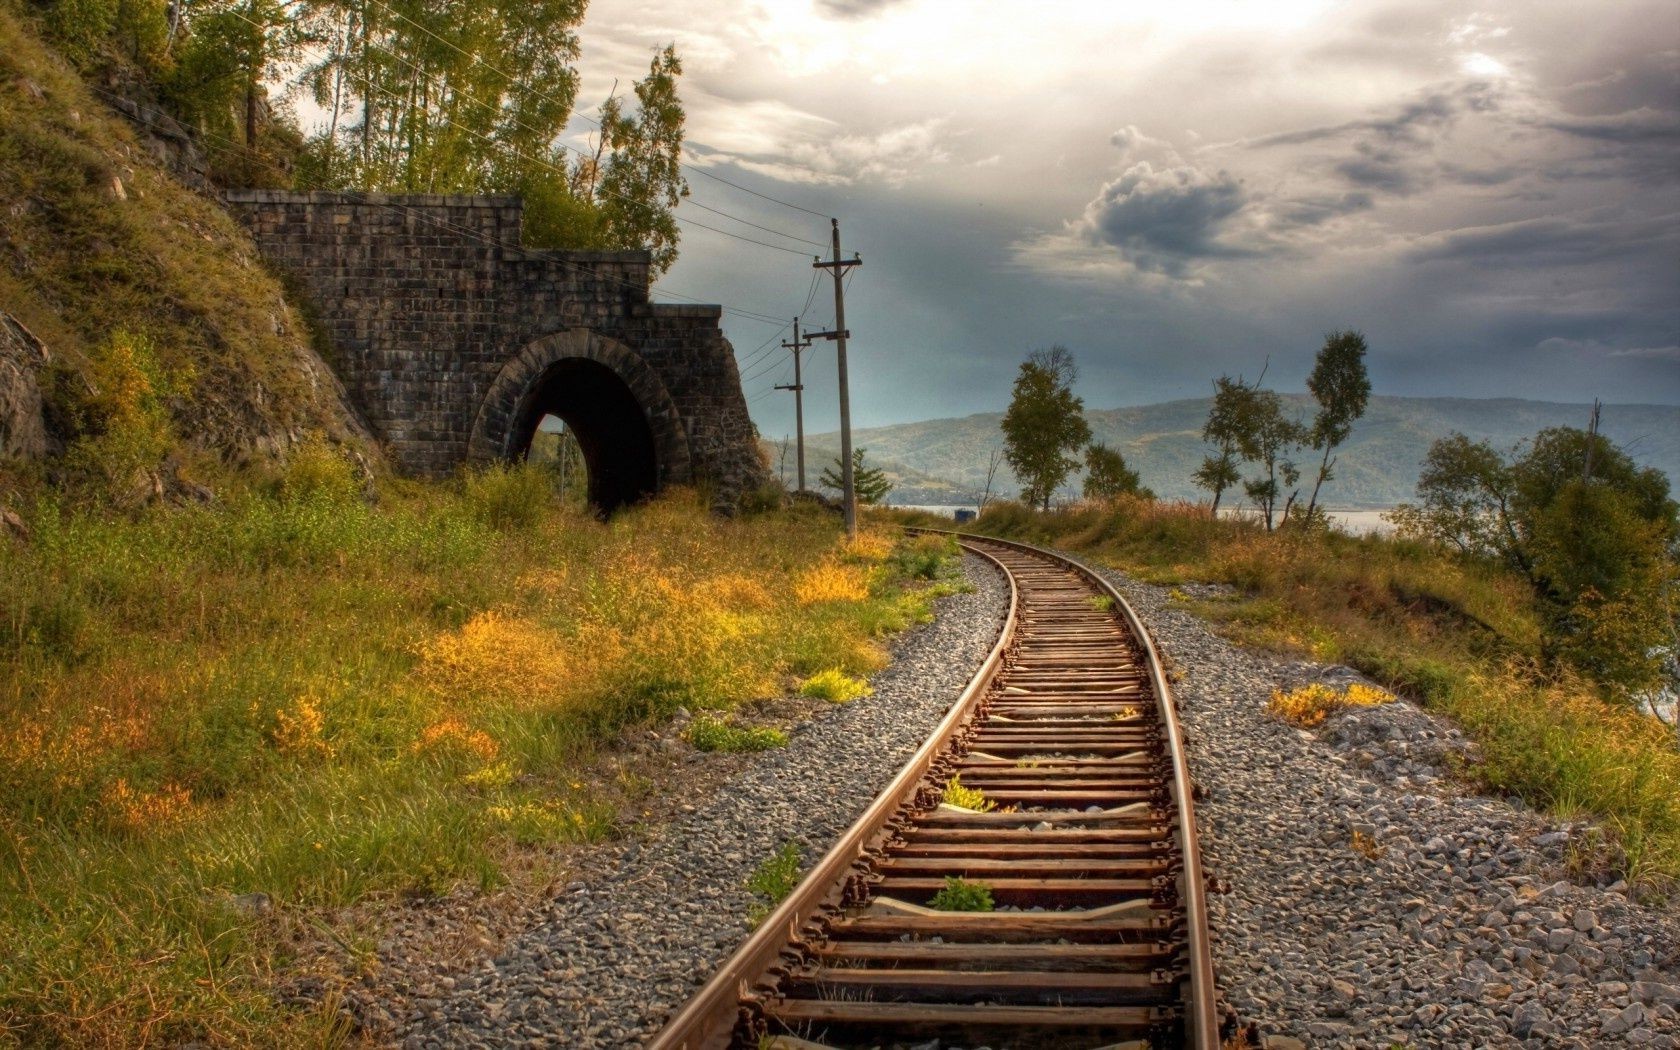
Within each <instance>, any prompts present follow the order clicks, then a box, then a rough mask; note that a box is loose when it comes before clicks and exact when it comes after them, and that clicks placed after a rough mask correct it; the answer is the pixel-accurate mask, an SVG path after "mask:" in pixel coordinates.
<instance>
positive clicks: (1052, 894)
mask: <svg viewBox="0 0 1680 1050" xmlns="http://www.w3.org/2000/svg"><path fill="white" fill-rule="evenodd" d="M962 543H963V546H964V547H965V548H966V549H968V550H969V551H972V552H973V553H975V554H978V555H980V556H981V557H984V558H986V559H988V560H990V561H992V562H993V563H995V564H997V565H998V566H999V567H1000V568H1001V569H1003V570H1004V572H1005V573H1006V574H1007V575H1008V576H1009V578H1010V581H1011V591H1012V600H1011V603H1010V613H1009V618H1008V620H1007V622H1006V623H1005V625H1004V628H1003V630H1002V632H1001V633H1000V636H999V638H998V642H997V645H996V646H995V647H994V648H993V650H992V652H991V654H990V656H989V657H988V658H987V660H986V662H985V664H984V665H983V666H982V667H981V669H980V672H979V673H978V674H977V675H976V676H975V678H974V680H973V681H972V682H971V683H970V684H969V686H968V688H967V689H966V690H964V692H963V694H962V696H961V698H960V699H959V700H958V701H957V703H956V704H955V705H954V706H953V707H952V709H951V711H950V713H949V714H948V715H947V716H946V718H945V720H944V721H943V722H942V723H941V724H940V726H939V727H938V729H937V730H935V732H934V734H933V736H932V737H930V738H929V740H928V741H927V743H925V744H924V745H923V746H922V748H921V749H920V750H919V751H917V753H916V755H915V756H914V757H913V758H912V759H911V760H910V762H909V764H908V765H906V766H905V767H904V769H903V770H902V771H900V773H899V774H898V776H897V777H896V778H895V779H894V780H893V782H892V783H891V784H890V785H888V787H887V789H886V790H885V791H883V792H882V794H881V795H880V797H879V798H877V799H876V800H875V802H874V803H873V804H872V805H871V806H870V807H869V809H868V810H867V811H866V812H865V813H864V815H863V817H862V818H861V819H860V820H859V821H858V822H857V823H856V824H854V825H853V826H852V827H851V829H850V830H848V831H847V833H846V834H845V835H844V836H842V838H841V839H840V841H839V842H838V843H837V844H836V845H835V846H834V848H833V849H832V850H830V851H829V853H828V854H827V855H826V856H825V857H824V858H823V859H822V860H821V861H820V862H819V863H818V864H817V866H816V868H815V869H813V871H812V872H811V873H810V875H809V876H807V878H806V879H805V881H804V882H802V883H801V884H800V885H799V887H798V888H797V889H795V890H794V892H793V893H792V894H791V895H790V896H789V897H788V899H787V900H785V901H784V902H783V903H782V904H781V906H780V907H778V908H777V909H776V911H775V912H774V913H772V914H771V916H770V917H769V918H768V919H767V920H766V921H765V922H764V923H763V924H762V925H761V926H760V927H759V928H758V930H757V931H756V932H754V933H753V934H752V935H751V936H750V937H749V938H748V939H747V940H746V941H745V942H744V943H743V944H742V945H741V947H740V948H739V949H738V950H737V951H736V953H735V954H734V955H733V956H732V957H731V958H730V959H729V960H728V962H726V963H725V964H724V965H723V967H722V968H721V969H719V971H718V972H717V973H716V974H715V975H714V976H713V977H712V979H711V980H710V981H709V982H708V983H707V984H706V985H705V986H704V987H703V988H702V989H701V990H700V992H699V993H698V994H697V995H696V996H695V997H694V998H693V999H692V1000H690V1001H689V1003H688V1004H687V1005H686V1006H685V1007H684V1008H683V1009H682V1010H681V1011H679V1012H678V1013H677V1015H676V1016H675V1017H674V1018H673V1019H672V1020H671V1022H670V1023H669V1025H668V1026H667V1027H666V1029H665V1030H664V1031H663V1032H661V1033H660V1035H659V1036H657V1037H656V1039H655V1040H654V1042H653V1044H652V1046H654V1047H657V1048H662V1050H676V1048H685V1050H696V1048H700V1047H723V1046H747V1047H756V1046H761V1045H776V1043H777V1041H776V1039H775V1037H777V1036H783V1037H792V1038H791V1039H789V1040H788V1041H787V1042H785V1043H783V1045H789V1046H807V1047H808V1046H811V1045H813V1044H815V1045H817V1046H841V1047H845V1046H860V1045H861V1046H880V1045H883V1044H887V1045H890V1044H891V1043H894V1042H903V1043H913V1042H917V1041H920V1040H926V1039H928V1038H932V1037H938V1038H941V1039H943V1040H945V1042H946V1045H960V1046H990V1047H998V1048H1001V1047H1051V1046H1053V1047H1112V1046H1114V1044H1116V1043H1129V1042H1133V1041H1135V1045H1139V1046H1162V1047H1164V1046H1175V1047H1176V1046H1189V1047H1196V1048H1199V1050H1211V1048H1215V1047H1218V1045H1219V1021H1220V1017H1219V1011H1218V1007H1217V1003H1216V992H1215V989H1214V979H1213V965H1212V959H1211V954H1210V951H1209V946H1208V933H1207V912H1206V908H1205V906H1204V902H1203V890H1204V885H1203V873H1202V869H1201V859H1200V854H1199V850H1198V847H1197V843H1196V825H1195V815H1194V811H1193V807H1192V800H1191V793H1192V789H1191V782H1190V777H1189V771H1188V768H1187V766H1186V762H1185V756H1184V747H1183V741H1182V734H1181V733H1180V731H1179V724H1178V718H1177V714H1176V711H1175V705H1174V701H1173V699H1172V694H1171V691H1170V690H1169V688H1168V684H1167V680H1166V676H1165V675H1164V674H1163V673H1162V668H1161V665H1160V661H1159V660H1158V658H1157V656H1156V653H1155V650H1154V646H1153V644H1152V643H1151V642H1150V639H1149V635H1148V633H1147V632H1146V631H1145V630H1144V628H1143V625H1142V624H1141V623H1140V622H1139V621H1138V619H1137V616H1136V615H1135V614H1134V613H1133V612H1132V610H1131V607H1130V606H1128V605H1127V604H1126V601H1125V599H1124V598H1122V597H1121V596H1120V594H1119V592H1118V591H1116V590H1115V589H1114V588H1113V587H1112V586H1111V585H1110V584H1109V583H1108V582H1107V581H1106V580H1104V579H1102V577H1100V576H1098V575H1097V574H1096V573H1094V572H1092V571H1091V570H1089V569H1087V568H1085V567H1084V566H1083V565H1080V564H1079V563H1077V562H1074V561H1072V560H1070V559H1067V558H1065V557H1063V556H1061V555H1057V554H1052V553H1050V552H1048V551H1043V550H1039V549H1037V548H1033V547H1029V546H1026V545H1024V544H1017V543H1012V542H1006V541H1000V540H992V539H982V538H979V537H966V536H965V537H962ZM814 775H815V771H814ZM956 776H960V778H961V781H960V782H961V785H962V786H963V787H965V788H971V789H978V790H979V791H981V792H982V793H983V794H984V795H985V798H986V799H987V800H988V801H990V802H991V803H994V804H995V807H996V808H994V809H991V810H990V811H987V812H978V811H975V810H972V809H961V808H957V807H954V806H950V805H947V804H944V803H943V802H942V796H943V793H944V789H945V786H946V785H947V783H948V782H949V781H950V779H951V778H952V777H956ZM950 876H955V877H959V878H962V879H965V880H968V881H971V882H983V883H985V884H987V885H988V886H989V887H990V890H991V894H992V897H993V900H994V901H995V904H996V910H994V911H990V912H977V911H971V912H958V911H941V910H935V909H933V908H931V907H929V903H930V901H931V900H932V898H933V897H934V895H935V893H937V892H938V891H939V890H940V889H941V888H943V887H944V886H945V884H946V882H945V880H946V878H947V877H950ZM798 1040H803V1041H804V1042H799V1041H798Z"/></svg>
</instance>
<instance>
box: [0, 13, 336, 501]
mask: <svg viewBox="0 0 1680 1050" xmlns="http://www.w3.org/2000/svg"><path fill="white" fill-rule="evenodd" d="M36 9H38V6H37V5H22V4H19V3H17V2H16V0H0V185H3V186H5V187H6V188H7V190H6V196H7V200H8V202H9V204H10V210H9V212H8V213H7V214H6V216H5V218H4V220H3V221H0V240H4V242H5V244H6V249H7V253H8V257H9V259H10V260H11V262H10V264H9V265H7V266H4V267H0V310H4V311H6V312H7V313H10V314H12V315H13V316H15V317H17V318H18V319H19V320H21V321H22V322H23V323H24V324H25V325H26V326H27V327H29V328H30V329H31V330H32V331H33V332H34V333H35V334H36V335H37V336H38V337H39V338H40V339H41V341H42V342H43V343H44V344H45V345H46V346H47V347H48V349H49V350H50V351H51V353H52V355H53V371H52V372H51V373H50V374H49V376H48V377H47V379H48V381H47V383H46V384H45V385H46V393H47V396H48V398H49V400H51V401H52V402H54V405H55V408H56V409H57V410H58V417H59V419H60V421H61V422H64V423H67V424H70V425H71V426H72V427H73V428H80V429H83V430H84V431H85V433H84V435H83V436H86V437H92V438H97V436H98V433H99V431H100V430H101V428H102V424H101V422H100V421H99V420H97V419H93V420H89V419H86V418H81V417H82V416H83V413H82V412H80V411H79V410H80V409H81V408H83V407H85V405H84V404H83V403H84V402H86V401H88V400H94V401H98V400H100V399H101V397H103V396H104V395H105V393H106V391H104V390H101V392H100V394H98V395H95V396H93V397H92V398H90V397H89V393H90V388H89V386H88V383H89V381H90V380H93V379H96V378H97V377H98V375H97V374H98V372H99V367H98V362H99V358H100V356H101V355H102V354H105V353H106V352H107V351H108V349H109V344H110V343H111V342H112V341H113V340H114V339H117V338H119V337H123V338H126V337H132V338H134V339H138V340H140V341H142V342H144V343H146V344H148V345H149V346H150V347H151V348H152V349H153V351H154V352H155V355H156V359H157V365H158V367H159V369H160V372H161V373H162V374H167V375H168V376H170V377H172V379H173V381H174V385H175V387H176V389H174V390H172V391H171V396H170V397H169V398H168V399H167V401H166V403H165V414H166V415H167V416H168V417H170V421H171V422H172V424H173V427H172V428H171V431H170V432H169V433H167V434H166V435H164V436H165V442H164V447H163V448H162V449H161V450H160V451H162V452H167V453H172V454H173V455H174V456H175V457H176V459H177V461H178V462H180V463H182V464H183V465H184V468H185V470H186V471H187V473H189V474H194V473H197V474H204V475H214V474H216V473H217V472H218V471H219V470H220V469H221V468H220V467H219V466H218V460H219V458H220V457H229V458H231V459H233V460H235V461H245V460H248V459H255V460H262V459H264V458H266V457H267V456H268V455H269V454H270V452H271V451H272V450H273V449H274V448H276V447H282V446H285V445H286V444H288V443H290V441H291V438H292V436H294V435H296V434H303V433H312V432H319V433H324V434H327V435H328V436H329V437H331V438H332V439H334V440H348V441H355V440H356V439H355V438H354V437H353V435H352V433H351V430H350V426H349V420H348V416H347V414H346V413H345V411H344V409H343V408H342V406H341V405H340V404H339V403H338V399H337V396H336V394H335V392H334V389H333V384H332V383H331V381H330V376H329V375H328V374H327V372H326V370H325V368H324V366H323V365H322V364H321V362H320V360H319V358H318V357H316V356H315V352H314V351H313V349H312V348H311V335H310V331H309V328H308V326H307V324H306V323H305V322H304V320H303V319H302V318H301V317H300V316H299V314H298V313H297V311H295V310H294V309H292V308H291V307H290V306H289V305H288V304H287V302H286V300H285V296H284V293H283V291H282V288H281V285H280V282H279V281H278V280H277V279H276V278H275V277H274V276H273V275H272V274H271V273H269V272H268V271H267V270H266V269H265V268H264V267H263V265H262V264H261V262H260V260H259V259H258V256H257V253H256V249H255V246H254V245H253V243H252V242H251V239H250V238H249V236H247V235H246V234H245V232H244V231H243V230H242V229H241V228H240V227H239V225H238V224H237V223H236V222H235V221H234V220H233V218H232V217H231V216H229V215H228V213H227V212H226V211H225V210H224V209H222V208H221V207H220V206H218V205H217V204H216V203H215V202H214V201H213V200H211V199H210V198H209V197H207V196H205V195H202V194H198V193H195V192H192V191H191V190H189V189H187V188H186V187H185V186H184V185H182V184H181V183H179V182H178V181H176V180H175V179H174V178H173V177H172V176H171V175H169V174H168V173H167V172H165V171H164V170H162V169H161V168H160V167H158V165H157V164H156V163H155V162H154V161H153V159H152V157H151V155H150V153H149V152H148V151H147V149H146V148H145V147H144V146H143V145H142V144H141V142H140V139H139V137H138V136H137V135H136V134H135V131H134V129H133V128H132V126H131V125H130V124H128V123H127V122H126V121H125V120H124V119H123V118H121V117H119V116H118V115H117V114H116V113H115V112H114V111H113V110H112V109H111V102H110V100H109V99H108V98H107V97H106V96H104V95H102V94H98V93H96V91H95V90H94V89H93V88H91V87H90V86H88V85H87V84H84V83H83V81H82V80H81V78H80V77H78V76H77V75H76V73H75V72H74V71H73V70H72V69H71V68H70V67H69V66H68V65H67V64H66V63H65V62H63V61H62V60H61V59H60V58H59V57H58V56H56V55H54V54H53V53H52V51H51V50H50V49H49V48H48V47H47V46H46V45H45V44H43V43H42V42H41V40H40V38H39V36H38V35H37V31H36V27H35V24H34V22H33V20H32V18H31V16H30V14H28V13H26V12H29V11H31V10H36ZM65 10H73V5H72V6H71V7H68V8H65ZM31 85H33V86H34V87H36V88H39V89H40V90H39V93H38V94H37V92H36V91H33V90H31V89H30V86H31ZM114 179H120V180H121V182H122V185H123V187H124V198H123V199H117V198H116V197H115V195H114V193H113V191H112V182H113V180H114ZM186 435H191V437H192V440H191V441H187V440H183V437H184V436H186ZM72 436H74V435H72ZM207 452H213V453H215V454H216V455H207V454H206V453H207ZM160 459H161V456H159V455H153V456H151V457H150V459H149V462H148V463H147V464H146V465H147V466H149V467H156V466H157V465H158V463H159V461H160ZM69 466H71V467H72V468H75V467H78V466H79V465H78V464H77V463H76V461H75V457H71V462H70V464H69ZM28 472H29V471H28V468H26V467H23V466H21V465H20V464H19V463H17V462H5V463H0V489H4V487H5V483H6V480H7V477H8V475H11V476H14V477H15V476H17V475H22V474H26V473H28ZM117 480H118V482H119V483H118V484H116V485H114V486H113V491H112V492H110V493H108V495H109V496H110V497H113V498H117V499H122V498H127V497H128V496H129V495H130V493H131V492H132V489H133V485H132V479H131V478H121V479H117ZM200 480H204V478H203V477H201V478H200Z"/></svg>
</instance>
